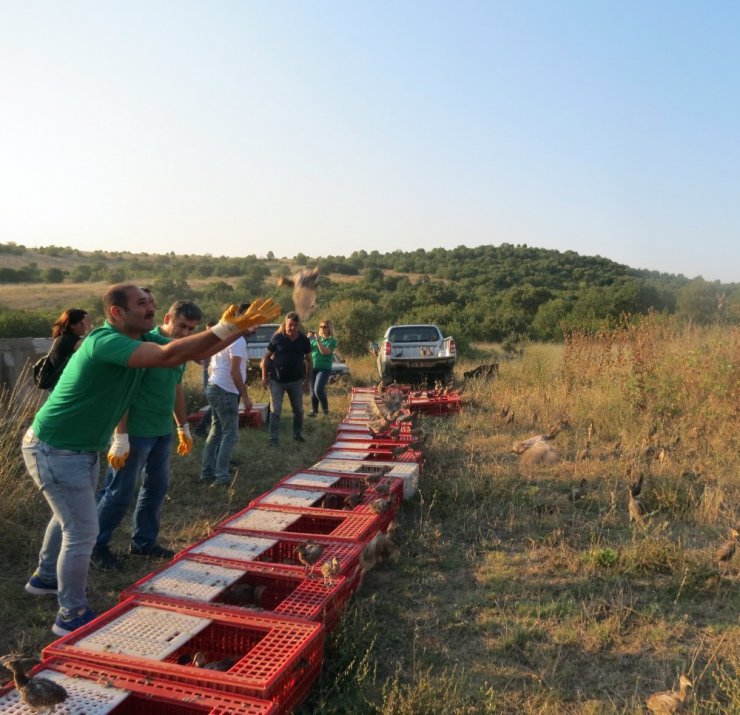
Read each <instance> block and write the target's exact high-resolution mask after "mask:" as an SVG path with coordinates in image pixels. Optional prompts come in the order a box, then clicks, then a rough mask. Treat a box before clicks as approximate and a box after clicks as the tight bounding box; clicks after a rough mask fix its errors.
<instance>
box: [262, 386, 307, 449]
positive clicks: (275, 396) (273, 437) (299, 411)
mask: <svg viewBox="0 0 740 715" xmlns="http://www.w3.org/2000/svg"><path fill="white" fill-rule="evenodd" d="M286 392H287V393H288V399H289V400H290V406H291V407H292V408H293V436H294V437H300V436H301V433H302V430H303V380H296V381H295V382H275V380H271V381H270V441H271V442H278V441H279V440H280V413H281V412H282V411H283V396H284V395H285V393H286Z"/></svg>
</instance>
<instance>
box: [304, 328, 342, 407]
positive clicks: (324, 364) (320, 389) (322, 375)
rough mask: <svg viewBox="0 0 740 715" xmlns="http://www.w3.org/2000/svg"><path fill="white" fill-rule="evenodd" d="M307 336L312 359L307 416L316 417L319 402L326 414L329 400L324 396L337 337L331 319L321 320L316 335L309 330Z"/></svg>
mask: <svg viewBox="0 0 740 715" xmlns="http://www.w3.org/2000/svg"><path fill="white" fill-rule="evenodd" d="M308 338H309V340H310V341H311V360H312V361H313V379H312V380H311V412H310V415H309V416H310V417H316V415H317V414H318V412H319V403H320V404H321V409H322V411H323V412H324V414H325V415H328V414H329V401H328V400H327V398H326V383H327V382H328V381H329V376H330V375H331V366H332V363H333V362H334V350H335V348H336V347H337V339H336V338H335V337H334V328H333V327H332V324H331V321H330V320H322V321H321V324H320V325H319V332H318V335H317V334H316V333H314V332H313V331H311V332H310V333H309V334H308Z"/></svg>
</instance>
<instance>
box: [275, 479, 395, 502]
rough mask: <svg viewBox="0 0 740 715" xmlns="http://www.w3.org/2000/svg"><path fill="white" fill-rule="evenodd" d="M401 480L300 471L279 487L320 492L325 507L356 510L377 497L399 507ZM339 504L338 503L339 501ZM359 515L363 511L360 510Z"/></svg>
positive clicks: (279, 484) (281, 481) (282, 481)
mask: <svg viewBox="0 0 740 715" xmlns="http://www.w3.org/2000/svg"><path fill="white" fill-rule="evenodd" d="M403 484H404V483H403V479H399V478H398V477H388V476H383V475H379V474H366V475H365V474H341V473H333V472H314V471H311V470H301V471H298V472H294V473H293V474H289V475H288V476H287V477H283V479H281V480H280V481H279V482H278V486H285V487H290V488H301V489H311V490H314V489H316V490H322V491H323V492H324V493H325V495H326V496H325V498H324V506H326V507H328V508H334V509H337V508H339V509H343V510H344V509H348V510H350V511H355V510H357V507H359V506H360V505H362V504H363V503H365V504H367V503H368V502H370V501H371V500H372V499H375V498H377V497H388V498H390V499H391V500H392V501H393V502H394V503H395V505H396V506H397V507H398V506H400V505H401V502H402V501H403ZM340 500H341V501H340ZM360 511H362V510H361V509H360Z"/></svg>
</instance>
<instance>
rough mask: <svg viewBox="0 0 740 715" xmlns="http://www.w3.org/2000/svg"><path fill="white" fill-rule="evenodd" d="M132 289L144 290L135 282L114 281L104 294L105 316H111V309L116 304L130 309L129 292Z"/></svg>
mask: <svg viewBox="0 0 740 715" xmlns="http://www.w3.org/2000/svg"><path fill="white" fill-rule="evenodd" d="M131 290H142V289H141V288H139V287H138V286H136V285H134V284H133V283H114V284H113V285H112V286H110V287H109V288H108V290H107V291H105V295H104V296H103V309H104V310H105V317H106V318H110V317H111V314H110V309H111V308H112V307H113V306H114V305H115V306H118V307H119V308H123V309H124V310H128V294H129V292H130V291H131Z"/></svg>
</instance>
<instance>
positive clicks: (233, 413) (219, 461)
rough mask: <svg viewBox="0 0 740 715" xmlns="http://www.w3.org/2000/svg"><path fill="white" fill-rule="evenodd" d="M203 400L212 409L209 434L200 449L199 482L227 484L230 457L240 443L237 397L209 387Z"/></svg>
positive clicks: (212, 386) (229, 478) (215, 387)
mask: <svg viewBox="0 0 740 715" xmlns="http://www.w3.org/2000/svg"><path fill="white" fill-rule="evenodd" d="M206 397H207V398H208V404H209V405H210V406H211V431H210V432H209V433H208V438H207V439H206V446H205V447H204V448H203V464H202V467H201V471H200V479H201V481H204V482H208V481H211V480H213V481H215V482H216V484H228V483H229V482H230V481H231V477H230V474H229V465H230V463H231V455H232V454H233V453H234V448H235V447H236V443H237V442H238V441H239V395H237V394H234V393H233V392H227V391H226V390H223V389H221V388H220V387H218V385H208V387H207V388H206Z"/></svg>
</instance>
